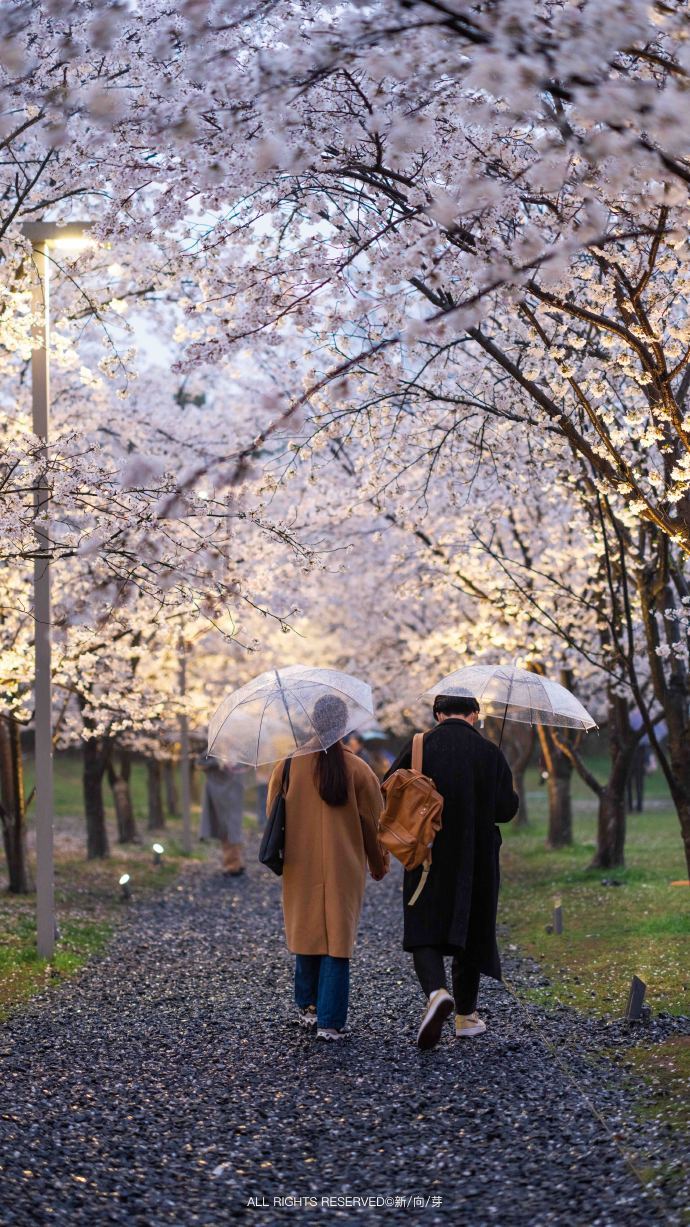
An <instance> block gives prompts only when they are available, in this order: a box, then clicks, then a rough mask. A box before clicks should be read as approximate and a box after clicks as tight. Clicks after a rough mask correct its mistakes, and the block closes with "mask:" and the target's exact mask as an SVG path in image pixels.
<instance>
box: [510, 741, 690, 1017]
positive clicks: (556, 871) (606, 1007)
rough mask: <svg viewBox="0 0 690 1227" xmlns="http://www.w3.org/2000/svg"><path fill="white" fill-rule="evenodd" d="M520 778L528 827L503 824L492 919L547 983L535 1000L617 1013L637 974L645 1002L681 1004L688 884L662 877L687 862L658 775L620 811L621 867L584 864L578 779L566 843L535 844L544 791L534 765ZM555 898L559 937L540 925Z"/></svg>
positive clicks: (682, 869)
mask: <svg viewBox="0 0 690 1227" xmlns="http://www.w3.org/2000/svg"><path fill="white" fill-rule="evenodd" d="M593 765H594V766H595V768H596V767H599V766H600V765H601V768H602V769H603V766H604V764H603V763H601V764H599V763H597V761H596V760H594V763H593ZM528 784H529V793H528V805H529V816H530V825H529V827H528V828H527V829H519V828H516V827H513V826H511V827H509V828H507V829H506V831H505V841H504V847H503V860H502V874H503V884H502V897H501V919H502V920H503V921H504V922H505V923H507V924H508V925H509V928H510V933H511V940H512V941H514V942H515V944H516V945H518V946H519V947H520V949H521V950H524V951H525V953H527V954H529V955H531V956H532V957H533V958H535V959H537V960H538V961H539V962H540V964H541V966H542V967H543V969H544V973H545V976H546V977H547V978H548V979H549V980H550V981H551V983H550V986H549V987H548V988H545V989H543V990H539V991H540V996H541V997H542V999H543V1000H545V1001H546V1002H549V1003H557V1002H563V1003H565V1004H567V1005H572V1006H576V1007H577V1008H579V1009H585V1010H590V1011H594V1012H596V1013H598V1014H602V1015H604V1014H613V1015H621V1014H622V1013H623V1011H624V1008H625V1002H626V997H627V991H628V986H629V984H630V979H631V977H632V975H633V974H636V975H639V976H641V977H642V979H643V980H645V982H646V984H647V1001H648V1002H649V1004H650V1005H651V1006H652V1008H653V1009H654V1010H656V1011H668V1012H670V1013H675V1014H679V1013H684V1012H685V1013H687V1012H688V1011H690V999H689V995H688V994H689V989H690V961H689V960H688V938H689V937H690V888H688V887H687V886H672V885H671V882H673V881H675V880H683V879H686V878H687V868H686V865H685V859H684V856H683V848H682V843H681V838H680V828H679V825H678V819H677V817H676V815H675V812H674V810H673V809H672V807H671V804H670V800H669V797H668V793H667V791H666V787H665V784H664V781H663V780H662V778H661V776H660V773H659V772H655V773H653V774H652V776H651V777H650V779H649V782H648V787H647V795H646V808H645V811H644V812H643V813H642V814H631V815H629V819H628V837H627V845H626V865H625V868H624V869H616V870H600V869H599V870H588V868H587V865H588V863H589V861H590V860H591V857H592V852H593V849H594V840H595V831H596V799H595V798H594V797H593V796H592V794H591V793H590V792H589V790H588V789H587V788H586V787H585V785H584V784H582V782H581V781H580V780H579V779H578V780H577V781H576V782H575V785H574V788H573V795H574V836H575V841H574V843H573V846H572V847H571V848H566V849H563V850H562V851H559V852H552V851H548V850H547V849H546V848H545V847H544V841H545V835H546V814H547V798H546V791H545V789H544V788H540V787H539V786H538V775H537V773H536V771H534V772H531V773H530V777H529V781H528ZM606 883H616V885H609V884H606ZM557 898H559V899H560V900H561V904H562V908H563V916H564V932H563V934H562V935H561V936H558V935H556V934H555V933H547V930H546V926H547V925H548V924H549V923H550V921H551V919H552V911H553V906H554V901H555V900H556V899H557Z"/></svg>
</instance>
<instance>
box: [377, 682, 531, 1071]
mask: <svg viewBox="0 0 690 1227" xmlns="http://www.w3.org/2000/svg"><path fill="white" fill-rule="evenodd" d="M433 710H434V718H435V719H436V721H437V724H436V727H435V728H434V729H432V730H431V732H429V733H427V734H425V737H424V749H423V758H422V771H423V774H424V775H427V776H430V778H431V779H432V780H433V781H434V784H435V786H436V789H437V791H438V792H440V793H441V795H442V797H443V826H442V828H441V830H440V831H439V832H438V834H437V835H436V838H435V840H434V843H433V849H432V863H431V869H430V871H429V876H428V878H427V881H426V885H425V886H424V888H423V890H422V893H421V895H420V896H419V898H418V899H417V901H416V902H415V903H414V904H413V905H412V907H410V906H409V900H410V899H411V898H412V896H413V894H414V892H415V890H416V888H417V885H418V883H419V881H420V878H421V875H422V867H421V866H420V867H419V868H418V869H414V870H411V871H409V872H407V871H406V872H405V877H404V884H403V907H404V936H403V948H404V949H405V950H409V951H410V952H411V954H412V957H413V960H414V968H415V971H416V973H417V978H418V980H419V983H420V984H421V986H422V988H423V990H424V993H425V995H426V997H427V1001H428V1004H427V1008H426V1010H425V1013H424V1017H423V1019H422V1024H421V1026H420V1028H419V1032H418V1035H417V1043H418V1044H419V1046H420V1048H433V1046H434V1045H435V1044H437V1043H438V1041H439V1040H440V1038H441V1034H442V1031H443V1024H444V1021H445V1020H446V1018H448V1016H449V1015H450V1014H452V1012H453V1009H455V1034H456V1036H457V1037H458V1038H460V1039H464V1038H467V1037H471V1036H475V1035H481V1034H482V1032H484V1031H486V1024H485V1023H484V1022H483V1021H482V1019H481V1018H480V1017H479V1015H478V1013H477V999H478V994H479V978H480V974H481V973H483V974H484V975H487V976H492V977H493V978H494V979H496V980H500V979H501V964H500V959H499V956H498V947H497V945H496V909H497V905H498V887H499V866H498V855H499V847H500V845H501V842H502V840H501V834H500V831H499V830H498V827H497V826H496V825H495V823H497V822H510V820H511V818H513V817H514V816H515V814H516V813H517V809H518V796H517V793H516V792H515V790H514V788H513V778H512V775H511V772H510V768H509V766H508V763H507V762H506V760H505V757H504V756H503V753H502V752H501V750H500V749H499V748H498V747H497V746H495V745H494V744H493V743H492V742H491V741H488V740H487V739H486V738H484V737H483V736H482V734H481V733H480V732H479V730H478V729H477V728H476V727H475V725H476V723H477V720H478V718H479V704H478V702H477V700H476V699H475V698H473V697H458V696H454V695H437V696H436V698H435V700H434V709H433ZM411 750H412V743H411V742H410V743H409V744H408V745H407V746H406V747H405V749H404V750H403V751H402V753H401V754H400V755H399V757H398V758H397V760H396V762H395V763H394V764H393V766H392V767H391V769H390V771H389V773H388V774H389V775H391V774H392V773H393V771H396V770H397V769H398V768H401V767H410V765H411ZM446 955H451V956H452V959H453V963H452V975H453V997H451V996H450V994H449V992H448V987H447V981H446V970H445V966H444V962H443V960H444V956H446Z"/></svg>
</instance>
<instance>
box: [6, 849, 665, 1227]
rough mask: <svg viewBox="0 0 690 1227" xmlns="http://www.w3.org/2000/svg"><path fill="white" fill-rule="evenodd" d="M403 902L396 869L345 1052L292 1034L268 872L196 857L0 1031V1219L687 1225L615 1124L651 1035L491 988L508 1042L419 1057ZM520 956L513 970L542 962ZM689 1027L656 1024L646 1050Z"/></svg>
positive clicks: (377, 905) (652, 1135) (148, 1224)
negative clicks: (646, 1180)
mask: <svg viewBox="0 0 690 1227" xmlns="http://www.w3.org/2000/svg"><path fill="white" fill-rule="evenodd" d="M399 893H400V875H399V873H398V872H395V873H391V874H390V875H389V877H388V878H387V879H386V881H385V882H384V883H382V884H381V885H380V886H376V885H375V884H374V883H370V884H369V885H368V888H367V897H366V904H365V914H364V918H363V924H362V929H361V936H360V943H359V947H358V952H357V956H356V960H355V963H354V966H353V977H352V978H353V994H352V1008H351V1017H350V1022H351V1024H352V1026H353V1035H352V1037H351V1038H350V1039H349V1040H348V1041H347V1042H345V1043H342V1044H339V1045H332V1046H327V1045H321V1044H317V1043H316V1042H315V1041H314V1040H313V1039H312V1038H311V1037H309V1036H307V1035H305V1034H304V1033H303V1032H302V1031H300V1029H299V1028H297V1027H296V1026H295V1025H294V1023H293V1019H292V1007H291V972H292V967H291V960H290V958H289V956H288V955H287V953H286V952H285V950H284V945H283V937H282V929H281V923H280V920H281V917H280V893H279V883H278V880H277V879H275V878H273V876H272V875H271V874H269V873H268V872H267V871H266V870H263V869H261V868H260V867H259V866H258V865H255V864H253V863H252V864H251V865H250V872H249V875H248V877H246V878H243V879H239V880H230V881H227V880H225V879H223V878H221V876H220V874H219V873H218V872H217V871H216V869H215V867H213V866H210V865H205V866H201V865H190V866H189V867H188V868H187V871H186V873H185V876H184V878H183V879H182V881H181V883H178V884H177V885H176V886H175V887H173V888H172V889H171V890H170V891H169V892H168V893H167V894H166V895H165V896H164V897H163V898H161V899H158V900H156V901H153V902H149V903H146V904H142V905H136V904H134V905H132V912H131V916H130V918H129V920H128V922H127V923H126V924H124V925H123V926H122V928H121V929H120V930H119V931H118V933H117V935H116V937H115V939H114V941H113V943H112V945H111V947H110V948H109V952H108V954H107V956H106V957H105V958H102V959H100V960H99V961H97V962H94V963H93V964H92V965H91V966H90V967H89V968H88V969H87V970H86V971H85V972H84V973H83V974H82V975H81V976H80V977H79V978H78V979H77V980H74V981H71V982H69V983H68V984H66V985H65V986H64V987H63V988H62V989H60V990H59V991H57V992H55V993H53V994H50V995H48V996H44V997H43V998H37V999H35V1001H34V1002H33V1004H32V1005H31V1007H30V1008H28V1009H26V1010H25V1011H24V1012H22V1013H21V1014H20V1015H17V1016H15V1018H14V1019H13V1020H12V1021H11V1022H10V1023H7V1024H5V1026H4V1027H2V1028H0V1061H1V1065H0V1068H1V1069H2V1091H1V1094H0V1165H1V1167H2V1171H1V1173H0V1223H2V1224H3V1225H4V1224H7V1225H8V1227H9V1225H10V1224H11V1225H12V1227H25V1225H27V1224H34V1223H35V1224H40V1225H41V1227H43V1225H44V1224H47V1223H53V1222H55V1223H60V1224H68V1225H69V1227H76V1225H81V1224H88V1225H89V1227H99V1225H100V1224H101V1223H103V1224H106V1223H127V1224H141V1227H144V1225H145V1227H159V1225H160V1227H163V1224H176V1225H178V1227H187V1224H203V1225H204V1227H215V1225H216V1224H226V1223H234V1222H243V1221H246V1222H252V1223H256V1224H266V1225H270V1224H274V1223H283V1222H288V1221H293V1222H295V1223H300V1224H311V1223H322V1222H324V1221H326V1219H327V1218H335V1219H337V1220H339V1221H342V1222H348V1223H349V1222H354V1221H357V1222H360V1223H385V1224H389V1223H394V1222H395V1223H402V1222H405V1221H414V1222H417V1221H418V1222H420V1223H423V1224H429V1227H431V1224H437V1223H444V1224H451V1223H452V1224H455V1223H459V1222H464V1223H465V1224H468V1225H469V1227H483V1224H499V1225H500V1227H522V1225H523V1224H524V1225H525V1227H527V1225H528V1224H529V1227H541V1225H542V1224H551V1223H557V1224H563V1225H567V1227H570V1225H571V1224H572V1225H573V1227H575V1225H577V1227H599V1225H601V1227H609V1225H615V1227H638V1225H639V1227H654V1225H655V1224H659V1223H675V1222H676V1221H680V1220H679V1218H677V1205H678V1203H679V1202H680V1200H681V1189H680V1186H678V1185H677V1182H676V1184H675V1185H673V1187H674V1189H675V1191H674V1192H672V1193H670V1194H669V1192H668V1189H667V1190H666V1191H665V1193H664V1197H665V1198H666V1200H665V1201H663V1202H662V1200H661V1196H660V1193H659V1192H658V1191H657V1190H655V1189H654V1188H650V1189H648V1190H647V1191H645V1190H643V1189H642V1187H641V1186H640V1184H639V1182H638V1181H636V1179H635V1177H634V1176H633V1175H632V1174H631V1172H630V1170H629V1168H628V1167H627V1166H626V1163H625V1161H624V1159H623V1157H622V1155H621V1152H620V1150H619V1149H618V1146H617V1144H616V1142H615V1141H614V1140H612V1138H611V1136H610V1133H609V1130H611V1131H612V1132H613V1133H616V1134H618V1135H619V1138H618V1144H619V1145H621V1146H623V1147H624V1148H627V1147H629V1145H630V1144H631V1140H632V1137H633V1130H632V1127H631V1125H630V1119H631V1110H630V1109H631V1105H630V1101H629V1098H628V1091H627V1090H626V1086H625V1077H624V1075H623V1074H622V1073H619V1072H618V1071H617V1068H616V1066H615V1065H614V1064H613V1063H611V1062H609V1061H606V1062H603V1063H602V1060H601V1058H598V1057H595V1056H594V1053H595V1052H596V1050H597V1049H598V1048H602V1047H607V1048H609V1049H611V1048H612V1047H613V1048H616V1047H617V1046H618V1047H620V1046H621V1045H625V1044H628V1043H630V1042H631V1040H630V1036H629V1033H628V1031H627V1030H626V1029H625V1028H623V1027H622V1026H612V1027H608V1028H607V1027H606V1026H605V1025H604V1024H598V1025H596V1024H587V1026H586V1027H585V1026H584V1025H583V1024H582V1023H580V1022H579V1021H578V1019H577V1017H576V1016H575V1015H573V1014H571V1013H570V1012H569V1011H560V1012H552V1013H550V1014H548V1015H546V1014H545V1013H544V1012H543V1011H540V1010H538V1009H536V1008H530V1010H529V1013H527V1012H526V1011H525V1010H524V1009H522V1008H520V1007H518V1006H517V1005H516V1003H515V1002H514V1000H513V999H512V997H511V996H510V995H509V994H508V993H507V992H506V990H505V989H504V988H503V987H502V986H500V985H494V984H493V983H492V982H490V981H483V988H482V1013H483V1015H484V1017H485V1018H486V1019H487V1022H488V1023H489V1031H488V1032H487V1034H486V1035H485V1036H483V1037H482V1038H481V1039H479V1040H476V1041H470V1040H466V1041H460V1042H456V1041H454V1040H453V1038H452V1032H451V1030H450V1028H449V1029H448V1035H447V1038H446V1039H444V1041H443V1042H442V1043H441V1045H440V1046H439V1047H438V1048H437V1049H436V1050H435V1051H434V1052H431V1053H420V1052H419V1051H418V1050H417V1049H416V1047H415V1046H414V1042H413V1041H414V1035H415V1031H416V1027H417V1025H418V1022H419V1017H420V1008H421V997H420V994H419V990H418V988H417V986H416V982H415V981H414V979H413V975H412V971H411V960H410V959H409V956H405V955H403V952H402V950H401V949H400V945H399V942H400V937H399V930H400V923H399V919H400V918H399V910H398V909H399V906H400V903H399ZM511 959H512V961H511V962H509V965H508V966H507V968H506V971H507V975H508V978H509V979H510V980H511V981H512V983H514V984H519V983H525V982H527V981H529V979H530V977H532V978H533V977H534V976H535V975H538V974H539V973H538V970H535V969H531V968H530V967H529V966H528V965H526V964H525V963H524V962H523V963H518V962H517V961H516V956H514V955H513V956H511ZM687 1025H688V1020H685V1023H683V1022H682V1021H681V1022H680V1023H677V1022H672V1021H670V1020H669V1021H668V1022H666V1023H664V1022H661V1023H657V1024H655V1025H654V1027H653V1028H651V1029H650V1028H647V1029H646V1031H645V1037H644V1038H645V1042H647V1041H648V1040H649V1039H650V1038H652V1039H654V1038H662V1037H663V1036H664V1035H665V1034H667V1033H670V1032H671V1031H672V1030H677V1029H678V1028H681V1029H682V1028H683V1027H684V1026H685V1028H686V1030H687ZM545 1038H546V1039H547V1040H548V1043H549V1045H552V1046H554V1047H555V1049H556V1050H557V1055H554V1047H552V1048H551V1049H550V1048H549V1047H547V1046H546V1045H545V1043H544V1039H545ZM564 1065H565V1066H566V1067H567V1072H566V1070H564V1068H563V1066H564ZM572 1076H574V1077H575V1079H576V1081H577V1082H578V1084H581V1085H582V1086H583V1087H584V1089H585V1091H586V1095H587V1097H588V1098H587V1099H585V1098H584V1097H583V1094H582V1093H581V1092H580V1091H579V1090H577V1089H576V1088H575V1087H574V1085H573V1083H572V1081H571V1077H572ZM595 1109H596V1111H598V1112H601V1113H603V1115H604V1116H605V1117H606V1119H607V1126H608V1128H607V1127H606V1126H605V1125H604V1124H603V1123H602V1122H601V1120H600V1119H599V1118H598V1116H597V1115H596V1113H595ZM647 1128H648V1135H639V1134H637V1133H636V1134H635V1141H636V1148H637V1153H638V1156H639V1155H643V1154H645V1153H646V1152H650V1153H656V1154H657V1155H660V1154H662V1153H663V1156H664V1161H665V1163H666V1166H667V1171H668V1169H669V1165H670V1167H671V1168H673V1166H674V1164H677V1159H678V1148H679V1145H680V1143H679V1141H678V1140H674V1138H673V1137H672V1135H670V1134H666V1133H665V1132H663V1131H662V1132H661V1133H659V1131H658V1127H655V1126H652V1125H650V1126H648V1127H647ZM645 1148H646V1149H645ZM672 1184H673V1181H672ZM290 1197H292V1198H294V1199H295V1200H296V1201H297V1203H298V1204H297V1205H296V1206H294V1207H290V1206H288V1205H283V1206H281V1205H279V1204H274V1199H275V1198H290ZM415 1197H417V1198H419V1199H422V1201H423V1205H421V1206H420V1205H419V1204H418V1203H417V1204H415V1202H414V1198H415ZM308 1198H312V1199H313V1200H314V1201H315V1202H316V1204H315V1205H310V1204H307V1199H308ZM322 1198H330V1199H333V1201H332V1202H331V1203H330V1204H328V1205H322V1204H321V1199H322ZM346 1198H350V1199H356V1198H378V1199H379V1202H380V1204H379V1205H376V1204H369V1205H368V1206H365V1207H363V1208H362V1207H358V1205H357V1203H356V1202H355V1203H354V1204H352V1203H351V1204H338V1201H337V1199H340V1201H341V1203H342V1202H343V1201H344V1199H346ZM396 1198H397V1199H405V1203H406V1204H405V1205H404V1206H401V1205H399V1204H398V1205H397V1206H396V1205H395V1204H393V1205H391V1204H390V1203H391V1201H393V1203H395V1199H396ZM250 1199H254V1201H255V1203H256V1202H258V1205H257V1204H254V1205H250V1204H249V1203H250ZM300 1199H302V1201H301V1204H299V1201H300ZM439 1199H441V1200H440V1204H439ZM386 1202H388V1204H386Z"/></svg>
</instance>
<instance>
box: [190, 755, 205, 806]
mask: <svg viewBox="0 0 690 1227" xmlns="http://www.w3.org/2000/svg"><path fill="white" fill-rule="evenodd" d="M190 760H191V761H190V764H189V788H190V793H191V800H192V804H193V805H201V777H202V775H203V772H202V771H200V770H199V768H198V767H197V765H196V763H195V762H194V758H193V757H192V756H191V755H190Z"/></svg>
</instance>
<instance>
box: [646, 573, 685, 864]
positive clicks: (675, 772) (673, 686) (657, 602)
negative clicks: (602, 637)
mask: <svg viewBox="0 0 690 1227" xmlns="http://www.w3.org/2000/svg"><path fill="white" fill-rule="evenodd" d="M666 562H667V559H666V555H665V553H662V554H661V555H660V557H659V558H658V559H657V561H656V569H655V566H650V567H648V568H646V569H645V570H644V571H643V570H642V569H640V570H638V595H639V600H640V606H641V610H642V620H643V624H644V629H645V636H646V639H647V659H648V661H649V668H650V674H651V678H652V683H653V686H654V694H655V696H656V699H657V701H658V702H659V704H660V705H661V707H662V708H663V712H664V717H665V719H666V725H667V728H668V752H667V753H664V751H663V749H662V747H661V746H660V745H658V743H657V738H656V733H655V729H654V727H653V726H652V725H651V723H650V722H649V713H648V712H647V713H644V712H643V716H645V715H646V719H645V724H646V726H647V732H648V734H649V738H650V742H651V744H652V746H653V747H654V749H655V751H656V752H657V754H658V756H659V759H660V762H661V766H662V768H663V771H664V775H665V776H666V780H667V783H668V786H669V789H670V792H671V796H672V798H673V804H674V805H675V807H676V812H677V814H678V821H679V822H680V829H681V835H682V838H683V848H684V851H685V861H686V864H687V868H688V877H689V878H690V713H689V711H688V674H687V669H686V667H685V665H684V664H683V663H682V660H681V658H680V657H679V656H677V655H676V653H675V652H674V651H673V649H674V648H675V647H676V646H677V645H678V641H679V635H680V631H679V624H678V622H677V621H675V620H673V619H668V618H666V619H664V623H663V625H664V631H665V635H666V646H668V647H669V648H670V649H671V654H670V656H669V658H668V659H669V664H668V676H667V675H666V673H665V671H664V664H663V661H662V659H661V657H660V654H659V651H658V650H657V649H659V648H660V647H661V646H662V645H661V638H660V631H659V620H658V616H657V615H658V614H659V612H660V611H663V610H666V609H671V608H673V607H674V605H675V598H674V593H673V591H672V589H671V588H670V586H669V583H668V576H667V575H666V573H665V572H666Z"/></svg>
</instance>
